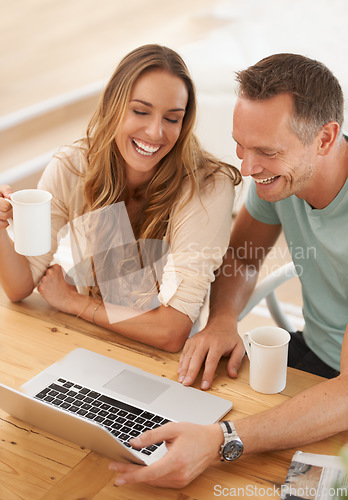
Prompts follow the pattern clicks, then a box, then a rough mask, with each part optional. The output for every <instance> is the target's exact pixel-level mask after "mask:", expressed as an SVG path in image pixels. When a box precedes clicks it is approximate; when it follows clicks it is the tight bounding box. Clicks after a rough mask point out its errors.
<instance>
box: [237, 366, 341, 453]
mask: <svg viewBox="0 0 348 500" xmlns="http://www.w3.org/2000/svg"><path fill="white" fill-rule="evenodd" d="M235 426H236V429H237V432H238V435H239V436H240V438H241V439H242V441H243V443H244V447H245V452H246V453H257V452H264V451H272V450H280V449H287V448H293V447H296V446H302V445H305V444H307V443H312V442H315V441H319V440H321V439H325V438H327V437H329V436H332V435H334V434H336V433H338V432H342V431H345V430H347V429H348V376H347V375H340V376H339V377H337V378H335V379H331V380H327V381H325V382H321V383H319V384H318V385H316V386H314V387H311V388H310V389H307V390H306V391H303V392H301V393H300V394H298V395H296V396H295V397H293V398H291V399H289V400H288V401H286V402H284V403H282V404H281V405H279V406H277V407H275V408H272V409H270V410H267V411H265V412H262V413H258V414H257V415H253V416H251V417H247V418H244V419H241V420H236V421H235Z"/></svg>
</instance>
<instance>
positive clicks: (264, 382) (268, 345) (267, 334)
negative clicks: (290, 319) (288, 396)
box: [243, 326, 290, 394]
mask: <svg viewBox="0 0 348 500" xmlns="http://www.w3.org/2000/svg"><path fill="white" fill-rule="evenodd" d="M289 341H290V334H289V332H287V331H286V330H283V329H282V328H278V327H276V326H260V327H259V328H255V329H254V330H252V331H251V332H249V333H246V334H245V335H244V336H243V343H244V347H245V349H246V352H247V355H248V358H249V360H250V379H249V383H250V387H251V388H252V389H254V391H257V392H262V393H263V394H276V393H277V392H281V391H282V390H283V389H284V388H285V386H286V373H287V363H288V344H289Z"/></svg>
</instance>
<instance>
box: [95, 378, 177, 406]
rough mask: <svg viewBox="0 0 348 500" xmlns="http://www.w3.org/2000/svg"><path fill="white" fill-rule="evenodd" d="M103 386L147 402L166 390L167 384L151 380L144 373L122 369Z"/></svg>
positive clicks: (150, 401)
mask: <svg viewBox="0 0 348 500" xmlns="http://www.w3.org/2000/svg"><path fill="white" fill-rule="evenodd" d="M104 387H106V388H107V389H109V390H111V391H115V392H118V393H119V394H123V395H124V396H127V397H131V398H133V399H136V400H137V401H141V402H142V403H147V404H149V403H152V401H154V400H155V399H156V398H158V396H160V395H161V394H162V393H163V392H164V391H166V390H167V389H168V387H169V384H166V383H165V382H158V381H157V380H152V379H151V378H149V377H146V376H145V375H138V374H137V373H134V372H132V371H131V370H123V371H122V372H121V373H119V374H118V375H117V376H116V377H114V378H112V379H111V380H109V382H107V383H106V384H105V385H104Z"/></svg>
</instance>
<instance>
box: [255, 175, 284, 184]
mask: <svg viewBox="0 0 348 500" xmlns="http://www.w3.org/2000/svg"><path fill="white" fill-rule="evenodd" d="M278 177H279V175H274V176H273V177H267V179H255V177H254V181H255V182H256V183H257V184H271V182H273V181H274V179H278Z"/></svg>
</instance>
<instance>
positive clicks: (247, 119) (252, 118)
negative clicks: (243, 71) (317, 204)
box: [233, 94, 317, 202]
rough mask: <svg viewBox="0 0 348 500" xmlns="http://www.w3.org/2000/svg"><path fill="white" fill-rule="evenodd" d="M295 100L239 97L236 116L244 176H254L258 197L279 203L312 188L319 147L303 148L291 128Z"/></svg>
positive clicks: (277, 97) (284, 96) (234, 124)
mask: <svg viewBox="0 0 348 500" xmlns="http://www.w3.org/2000/svg"><path fill="white" fill-rule="evenodd" d="M292 112H293V100H292V97H291V95H289V94H280V95H278V96H276V97H272V98H270V99H267V100H261V101H257V100H251V99H247V98H246V97H240V98H239V99H238V100H237V103H236V106H235V110H234V115H233V138H234V140H235V141H236V143H237V149H236V152H237V156H238V158H240V159H241V160H242V165H241V173H242V175H243V176H247V175H251V176H252V178H253V179H254V181H255V183H256V190H257V194H258V196H259V198H262V199H264V200H266V201H271V202H274V201H279V200H281V199H284V198H287V197H288V196H291V195H293V194H296V195H297V196H298V197H300V198H305V197H306V193H307V192H308V190H311V189H312V187H311V185H312V182H311V181H312V177H313V173H314V171H315V160H316V157H317V145H316V142H315V141H313V143H312V144H310V145H308V146H306V145H304V144H303V143H302V142H301V141H300V139H299V138H298V136H297V135H295V133H294V131H293V130H292V129H291V125H290V124H291V117H292Z"/></svg>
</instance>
